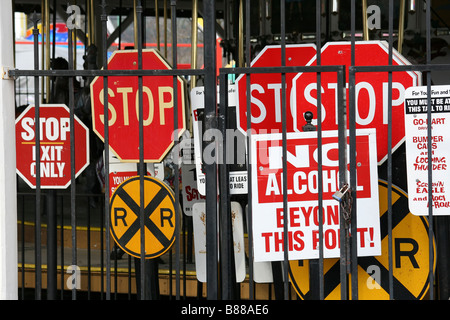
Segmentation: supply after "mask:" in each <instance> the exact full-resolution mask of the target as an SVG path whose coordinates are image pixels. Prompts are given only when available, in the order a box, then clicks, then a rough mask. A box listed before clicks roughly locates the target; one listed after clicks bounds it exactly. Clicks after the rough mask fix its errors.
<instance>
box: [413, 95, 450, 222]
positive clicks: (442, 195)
mask: <svg viewBox="0 0 450 320" xmlns="http://www.w3.org/2000/svg"><path fill="white" fill-rule="evenodd" d="M429 94H430V103H431V104H430V108H431V140H430V141H428V125H429V123H428V107H429V106H428V90H427V87H426V86H423V87H413V88H409V89H408V90H406V93H405V113H406V115H405V129H406V164H407V170H408V193H409V199H408V200H409V209H410V210H411V213H413V214H415V215H428V209H429V206H428V205H429V201H428V192H429V188H430V186H429V185H428V173H429V169H430V168H431V170H432V185H431V189H432V190H431V191H432V201H431V203H432V207H433V214H434V215H449V214H450V197H449V196H448V190H450V172H449V170H448V169H449V168H448V164H449V162H448V161H449V159H450V146H449V143H448V142H449V137H448V125H449V123H450V86H432V87H431V90H430V92H429ZM430 144H431V155H429V154H428V150H429V145H430ZM430 159H431V164H429V161H430Z"/></svg>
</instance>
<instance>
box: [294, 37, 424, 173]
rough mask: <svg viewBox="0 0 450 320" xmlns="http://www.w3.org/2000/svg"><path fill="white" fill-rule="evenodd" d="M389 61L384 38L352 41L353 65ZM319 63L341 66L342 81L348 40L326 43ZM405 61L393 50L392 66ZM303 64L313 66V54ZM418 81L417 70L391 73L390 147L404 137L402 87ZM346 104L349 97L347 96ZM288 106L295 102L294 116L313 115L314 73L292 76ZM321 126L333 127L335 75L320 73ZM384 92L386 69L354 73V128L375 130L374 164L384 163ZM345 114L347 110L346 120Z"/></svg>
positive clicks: (348, 57)
mask: <svg viewBox="0 0 450 320" xmlns="http://www.w3.org/2000/svg"><path fill="white" fill-rule="evenodd" d="M388 63H389V53H388V44H387V43H386V42H385V41H361V42H356V43H355V65H356V66H385V65H388ZM321 64H322V65H345V66H346V81H347V82H348V79H349V74H348V67H349V66H350V65H351V43H350V42H329V43H327V44H326V45H324V46H323V48H322V55H321ZM406 64H409V62H408V61H407V60H406V59H405V58H404V57H402V56H401V55H400V54H399V53H398V52H397V51H395V50H394V54H393V65H406ZM307 65H311V66H312V65H316V58H315V57H314V58H313V59H312V60H311V61H310V62H309V63H308V64H307ZM420 83H421V77H420V73H418V72H393V73H392V121H393V125H392V149H393V150H395V149H396V148H398V147H399V146H400V144H401V143H402V142H403V139H404V137H405V121H404V92H405V90H406V88H408V87H411V86H418V85H420ZM346 85H347V106H348V103H349V100H350V99H351V97H349V95H348V83H347V84H346ZM292 86H293V88H294V89H293V93H294V94H293V95H292V96H291V105H292V104H295V109H296V110H297V115H303V113H304V112H306V111H312V112H313V113H314V115H315V117H314V118H316V117H317V80H316V75H315V74H314V73H300V74H298V75H296V76H295V77H294V79H293V83H292ZM321 91H322V96H321V99H322V103H321V104H322V129H323V130H337V129H338V126H337V110H338V108H337V75H336V73H331V72H329V73H322V78H321ZM388 91H389V79H388V73H387V72H365V73H362V72H361V73H359V72H358V73H356V75H355V92H356V97H355V101H356V104H355V105H356V119H355V120H356V128H357V129H362V128H375V129H376V130H377V157H378V163H379V164H380V163H382V162H384V160H385V159H386V158H387V154H388V113H389V110H388V106H389V104H388ZM348 117H349V115H348V112H347V119H348ZM347 121H348V120H347Z"/></svg>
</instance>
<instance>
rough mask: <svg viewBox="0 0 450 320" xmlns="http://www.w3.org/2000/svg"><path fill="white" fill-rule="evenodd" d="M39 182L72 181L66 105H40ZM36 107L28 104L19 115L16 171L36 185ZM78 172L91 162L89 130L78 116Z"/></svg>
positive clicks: (61, 185)
mask: <svg viewBox="0 0 450 320" xmlns="http://www.w3.org/2000/svg"><path fill="white" fill-rule="evenodd" d="M39 115H40V117H39V130H40V149H41V150H40V177H41V179H40V186H41V188H44V189H65V188H67V187H68V186H69V185H70V182H71V158H70V145H71V144H70V131H71V128H70V110H69V108H68V107H67V106H66V105H63V104H62V105H41V106H40V108H39ZM35 129H36V128H35V107H34V106H29V107H28V108H27V109H26V110H25V111H24V112H23V113H22V114H21V115H20V116H19V117H18V118H17V119H16V153H17V165H16V166H17V173H18V174H19V176H20V177H21V178H22V179H23V180H24V181H25V182H26V183H27V184H28V185H29V186H30V187H31V188H36V138H35ZM74 130H75V132H74V133H75V142H74V148H75V176H76V177H78V175H79V174H80V173H81V172H82V171H83V170H84V169H85V168H86V167H87V166H88V165H89V130H88V128H87V127H86V126H85V125H84V124H83V123H82V122H81V121H80V120H79V119H78V118H77V117H76V116H75V128H74Z"/></svg>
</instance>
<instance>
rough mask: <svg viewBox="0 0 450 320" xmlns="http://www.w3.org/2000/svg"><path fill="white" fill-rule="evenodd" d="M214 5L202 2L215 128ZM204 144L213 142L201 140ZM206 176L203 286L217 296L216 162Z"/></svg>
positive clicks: (210, 125) (210, 124) (208, 116)
mask: <svg viewBox="0 0 450 320" xmlns="http://www.w3.org/2000/svg"><path fill="white" fill-rule="evenodd" d="M215 17H216V5H215V1H214V0H204V1H203V18H204V35H203V41H204V45H205V46H204V65H205V80H204V83H205V84H204V87H205V98H204V99H205V120H204V121H205V130H210V129H215V128H217V110H216V109H217V105H216V100H217V97H216V92H217V89H216V50H215V44H216V32H215V30H216V25H215V23H216V18H215ZM204 143H205V146H207V145H209V144H212V143H216V142H215V141H214V140H212V141H204ZM204 167H205V175H206V279H207V283H206V288H207V298H208V299H211V300H216V299H218V297H219V295H218V293H219V283H218V276H219V274H218V265H217V256H218V249H217V245H218V243H217V167H216V162H215V161H214V162H213V163H205V162H204Z"/></svg>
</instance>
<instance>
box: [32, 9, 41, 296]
mask: <svg viewBox="0 0 450 320" xmlns="http://www.w3.org/2000/svg"><path fill="white" fill-rule="evenodd" d="M32 19H33V24H34V28H33V37H34V70H39V29H38V25H37V23H38V21H39V19H38V18H37V15H36V12H34V14H33V18H32ZM34 103H35V109H34V110H35V122H34V123H39V119H40V112H39V111H40V110H39V107H40V97H39V76H35V77H34ZM34 130H35V143H36V155H35V159H36V209H35V210H36V216H35V244H34V245H35V262H34V263H35V283H36V285H35V298H36V300H41V299H42V266H41V262H42V257H41V170H40V168H41V141H40V136H41V133H40V126H35V128H34Z"/></svg>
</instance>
